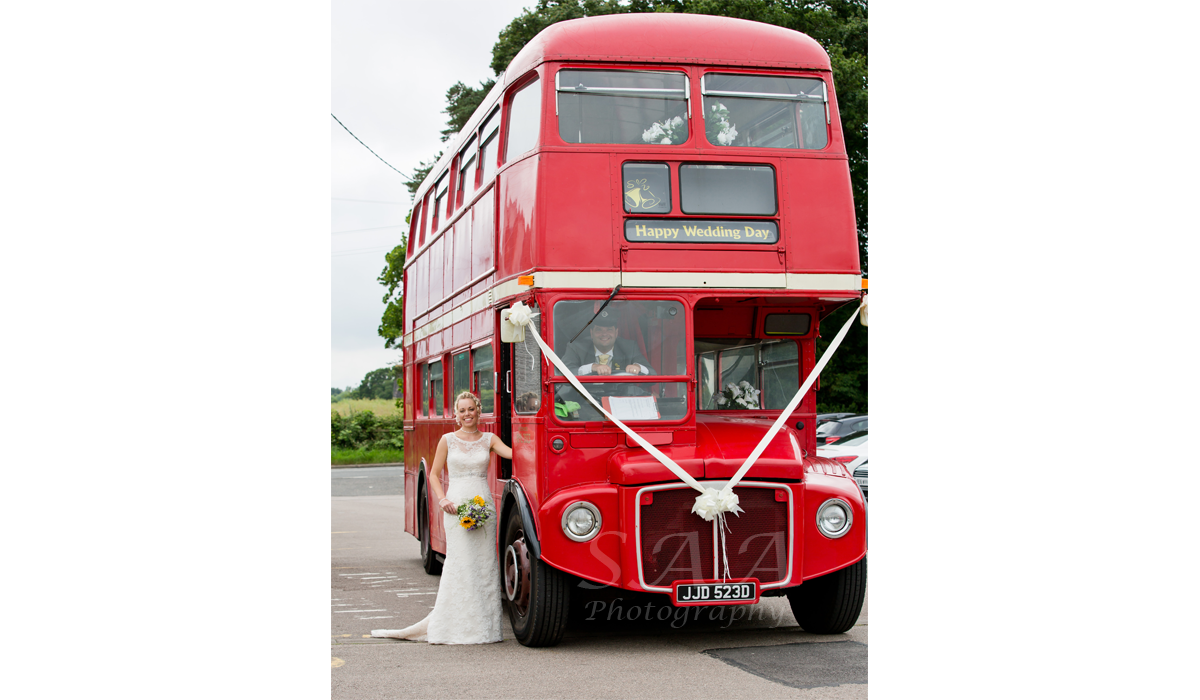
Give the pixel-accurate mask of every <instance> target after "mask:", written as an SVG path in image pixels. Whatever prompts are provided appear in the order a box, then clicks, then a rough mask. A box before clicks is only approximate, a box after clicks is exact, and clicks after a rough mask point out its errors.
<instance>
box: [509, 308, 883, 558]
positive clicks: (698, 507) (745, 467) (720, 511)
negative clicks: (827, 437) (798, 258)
mask: <svg viewBox="0 0 1200 700" xmlns="http://www.w3.org/2000/svg"><path fill="white" fill-rule="evenodd" d="M865 306H866V299H865V298H864V299H863V300H862V302H861V304H860V306H859V309H860V310H861V309H863V307H865ZM535 315H537V314H534V313H533V312H532V310H531V309H530V308H529V307H528V306H525V304H524V302H520V301H518V302H517V303H515V304H513V305H512V307H511V308H510V309H509V312H508V320H509V321H510V322H511V323H513V324H515V325H518V326H525V328H526V330H527V331H529V332H530V333H532V334H533V339H534V340H535V341H536V342H537V344H538V346H539V347H541V349H542V352H543V353H545V355H546V357H547V358H548V359H549V360H550V362H551V363H553V364H554V366H555V367H557V368H558V369H559V371H560V372H562V373H563V376H565V377H566V378H567V381H568V382H570V383H571V386H573V387H575V389H576V390H577V391H578V392H579V393H580V394H582V395H583V396H584V398H586V399H587V400H588V401H589V402H590V403H591V404H592V405H593V406H595V407H596V409H597V410H599V411H600V413H602V414H604V416H605V417H607V418H608V419H609V420H611V421H612V422H613V423H614V424H616V426H617V427H618V428H620V429H621V430H623V431H625V434H626V435H628V436H629V437H631V438H633V440H634V442H636V443H637V444H638V445H640V446H641V447H643V448H644V449H645V450H646V451H647V452H649V453H650V454H651V455H653V456H654V458H655V459H657V460H658V461H659V462H660V463H662V465H663V466H664V467H666V468H667V469H668V470H670V471H671V473H672V474H674V475H675V476H677V477H679V479H680V480H681V481H683V482H684V483H685V484H687V485H688V486H691V487H692V488H694V489H696V490H697V491H699V492H700V495H699V496H697V497H696V502H695V503H694V504H692V512H693V513H695V514H696V515H699V516H700V517H701V518H704V519H705V520H707V521H710V522H711V521H712V520H716V521H717V529H718V530H720V532H721V557H722V559H723V562H724V565H725V566H724V568H725V578H729V557H728V554H727V553H726V551H725V532H726V530H728V529H729V524H728V523H726V522H725V514H726V513H733V514H734V515H737V514H738V513H743V512H745V511H743V510H742V509H741V508H740V507H739V506H738V496H737V494H736V493H734V492H733V487H734V486H736V485H737V483H738V482H739V481H741V479H742V477H743V476H745V475H746V472H748V471H750V468H751V467H753V466H754V462H755V461H756V460H758V458H759V456H760V455H762V453H763V451H764V450H766V449H767V445H769V444H770V443H771V440H772V439H774V438H775V435H776V434H777V433H778V432H779V429H780V428H782V427H783V424H784V423H785V422H787V419H788V417H789V416H791V415H792V411H794V410H796V407H797V406H799V405H800V400H801V399H803V398H804V395H805V394H806V393H808V390H809V388H810V387H812V385H813V382H815V381H816V378H817V376H818V375H820V373H821V370H822V369H824V368H825V365H826V364H828V363H829V360H830V358H832V357H833V353H834V351H835V350H837V348H838V346H839V345H841V343H842V339H843V338H845V337H846V333H847V332H849V330H850V324H851V323H853V322H854V319H855V318H856V317H858V313H854V314H851V315H850V318H848V319H846V323H845V325H843V326H842V328H841V330H839V331H838V334H837V335H836V336H834V339H833V342H831V343H830V344H829V347H828V348H826V349H825V352H824V354H822V355H821V359H820V360H819V361H818V362H817V364H816V366H815V367H813V368H812V370H811V371H810V372H809V373H808V377H806V378H805V380H804V384H802V385H801V386H800V390H799V391H797V392H796V395H795V396H793V397H792V400H791V401H790V402H788V405H787V408H785V409H783V412H782V413H780V414H779V418H777V419H775V423H774V424H772V425H771V428H770V429H769V430H768V431H767V432H766V434H765V435H763V437H762V440H760V441H759V443H758V445H757V446H755V448H754V450H753V451H752V452H751V453H750V456H749V457H747V458H746V461H745V462H743V463H742V466H741V467H739V468H738V470H737V472H736V473H735V474H734V475H733V478H732V479H730V480H729V481H728V482H727V483H726V484H725V486H724V487H722V488H721V489H720V490H719V491H718V490H717V489H714V488H705V487H704V486H702V485H701V484H700V482H698V481H696V479H694V478H693V477H692V475H691V474H688V473H687V472H686V471H684V469H683V468H682V467H680V466H679V465H678V464H676V463H675V462H674V461H673V460H672V459H671V458H670V457H668V456H666V455H665V454H663V453H662V452H660V451H659V450H658V449H657V448H656V447H654V445H651V444H650V443H649V442H647V441H646V440H645V438H643V437H642V436H641V435H638V434H637V433H636V432H634V431H633V430H632V429H630V428H629V426H627V425H625V424H624V423H622V422H621V421H620V419H618V418H617V417H616V416H614V415H612V414H611V413H609V412H608V411H606V410H604V406H603V405H602V404H601V403H600V402H599V401H597V400H596V398H595V397H594V396H592V395H591V394H590V393H588V390H587V389H585V388H583V384H581V383H580V382H579V380H578V379H577V378H576V377H575V375H574V374H573V373H572V372H571V370H570V369H568V368H567V366H566V365H565V364H563V361H562V360H561V359H559V357H558V355H556V354H555V353H554V350H552V349H551V348H550V347H549V346H548V345H546V341H544V340H542V336H541V335H540V334H538V332H537V329H535V328H534V327H533V323H532V321H533V317H534V316H535ZM730 531H732V530H730Z"/></svg>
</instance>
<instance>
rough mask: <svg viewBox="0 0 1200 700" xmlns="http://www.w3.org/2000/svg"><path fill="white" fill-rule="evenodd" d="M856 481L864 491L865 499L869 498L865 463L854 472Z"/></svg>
mask: <svg viewBox="0 0 1200 700" xmlns="http://www.w3.org/2000/svg"><path fill="white" fill-rule="evenodd" d="M854 480H855V481H857V482H858V487H859V488H860V489H862V492H863V498H864V499H865V498H866V497H867V463H866V461H863V463H862V466H860V467H859V468H858V469H855V470H854Z"/></svg>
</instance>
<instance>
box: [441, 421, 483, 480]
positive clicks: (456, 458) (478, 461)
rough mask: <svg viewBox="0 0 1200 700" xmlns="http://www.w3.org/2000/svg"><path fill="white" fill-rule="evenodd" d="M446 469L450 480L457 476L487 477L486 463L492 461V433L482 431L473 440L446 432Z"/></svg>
mask: <svg viewBox="0 0 1200 700" xmlns="http://www.w3.org/2000/svg"><path fill="white" fill-rule="evenodd" d="M446 450H447V452H446V469H447V471H448V473H449V475H450V481H451V482H453V481H454V479H455V478H456V477H457V478H460V479H461V478H472V477H477V478H481V479H483V478H487V468H488V463H490V462H491V461H492V434H491V433H483V434H482V435H480V436H479V437H478V438H477V439H475V440H463V439H462V438H459V437H458V436H456V435H455V434H454V433H447V434H446Z"/></svg>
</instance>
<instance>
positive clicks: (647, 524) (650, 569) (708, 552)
mask: <svg viewBox="0 0 1200 700" xmlns="http://www.w3.org/2000/svg"><path fill="white" fill-rule="evenodd" d="M777 491H779V492H783V490H782V489H776V488H761V487H753V486H739V487H738V488H735V489H734V493H736V494H737V496H738V501H739V503H738V505H739V506H740V507H741V508H742V510H743V511H744V512H743V513H741V514H739V515H732V514H727V515H726V517H725V522H726V523H727V524H728V526H729V529H728V530H727V531H726V532H725V551H726V556H727V557H728V559H729V576H730V578H734V579H738V578H757V579H758V580H759V581H760V582H762V583H763V584H767V583H773V582H778V581H782V580H784V579H785V578H786V577H787V573H788V549H789V548H788V536H789V526H788V501H787V500H786V499H785V500H782V501H780V500H778V499H776V495H775V494H776V492H777ZM649 493H651V494H653V502H652V503H650V504H649V505H639V506H638V508H639V509H640V518H641V525H640V533H639V534H640V537H641V541H640V543H639V544H640V550H641V552H640V554H641V562H642V581H643V583H645V584H646V585H648V586H656V587H669V586H670V585H671V584H672V583H673V582H675V581H686V580H691V579H719V578H721V571H722V569H723V568H724V567H723V566H722V565H721V562H720V561H719V555H720V552H719V548H718V546H717V541H718V540H717V529H716V521H713V522H711V523H710V522H708V521H706V520H704V519H703V518H701V517H700V516H698V515H695V514H693V513H692V512H691V510H692V504H693V503H695V501H696V496H697V495H698V494H697V492H696V491H695V490H694V489H692V488H689V487H686V486H683V487H680V488H671V489H665V490H659V491H651V492H649Z"/></svg>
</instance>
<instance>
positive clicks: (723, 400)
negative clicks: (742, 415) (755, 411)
mask: <svg viewBox="0 0 1200 700" xmlns="http://www.w3.org/2000/svg"><path fill="white" fill-rule="evenodd" d="M760 393H761V392H759V390H758V389H755V388H754V387H753V386H751V385H750V382H738V383H737V384H729V385H727V386H726V387H725V390H724V391H721V392H718V393H717V394H715V395H714V396H713V398H715V399H716V403H717V406H719V407H721V408H724V409H730V408H735V409H737V408H742V409H751V408H759V405H758V395H759V394H760Z"/></svg>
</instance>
